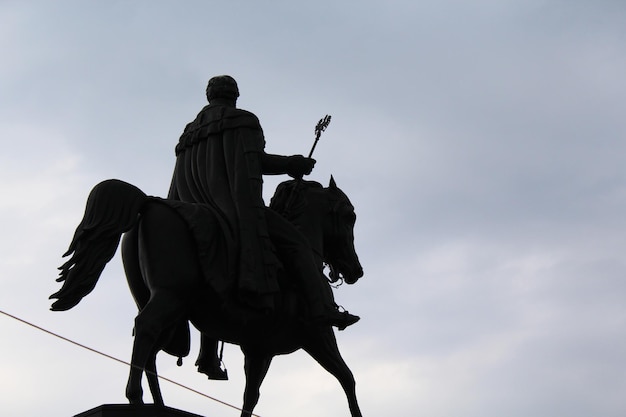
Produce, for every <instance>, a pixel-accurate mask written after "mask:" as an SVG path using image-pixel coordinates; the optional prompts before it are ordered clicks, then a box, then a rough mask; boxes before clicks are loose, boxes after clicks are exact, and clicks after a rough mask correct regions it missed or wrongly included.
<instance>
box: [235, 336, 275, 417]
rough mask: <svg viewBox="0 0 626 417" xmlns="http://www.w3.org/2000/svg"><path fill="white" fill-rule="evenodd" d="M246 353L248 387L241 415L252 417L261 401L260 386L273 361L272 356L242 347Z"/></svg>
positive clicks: (245, 368) (245, 367) (245, 366)
mask: <svg viewBox="0 0 626 417" xmlns="http://www.w3.org/2000/svg"><path fill="white" fill-rule="evenodd" d="M242 350H243V353H244V355H245V361H244V370H245V373H246V389H245V391H244V394H243V408H242V410H241V417H250V416H251V415H252V411H253V410H254V407H255V406H256V405H257V403H258V402H259V397H260V395H261V392H260V388H261V383H262V382H263V379H265V375H267V371H268V369H269V368H270V364H271V363H272V356H270V355H267V354H261V353H258V352H254V351H252V352H251V351H248V350H246V349H244V348H242Z"/></svg>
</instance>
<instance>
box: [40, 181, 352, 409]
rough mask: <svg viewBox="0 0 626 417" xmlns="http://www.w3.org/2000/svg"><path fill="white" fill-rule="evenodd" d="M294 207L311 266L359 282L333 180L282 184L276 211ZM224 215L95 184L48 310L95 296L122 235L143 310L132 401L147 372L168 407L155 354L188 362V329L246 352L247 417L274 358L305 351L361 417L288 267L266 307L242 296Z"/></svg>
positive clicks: (113, 184) (330, 337) (322, 327)
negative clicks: (325, 183)
mask: <svg viewBox="0 0 626 417" xmlns="http://www.w3.org/2000/svg"><path fill="white" fill-rule="evenodd" d="M177 174H178V171H177ZM292 196H294V197H292ZM287 201H291V202H292V203H291V204H292V205H291V208H290V210H289V220H290V221H291V222H293V224H294V228H295V229H298V230H300V232H299V233H301V234H302V235H303V236H305V238H306V239H307V241H308V245H309V247H310V248H311V250H312V251H313V253H314V254H315V256H312V258H313V259H314V262H313V263H312V265H311V266H309V267H312V268H314V270H315V273H316V274H319V273H320V272H319V271H321V270H322V261H323V262H325V263H327V264H328V265H329V266H330V268H331V271H332V276H333V277H335V278H337V277H341V278H343V279H344V280H345V282H346V283H348V284H352V283H354V282H356V281H357V280H358V279H359V278H360V277H361V276H362V275H363V270H362V268H361V264H360V262H359V260H358V257H357V254H356V252H355V249H354V235H353V227H354V222H355V220H356V216H355V214H354V207H353V206H352V204H351V203H350V200H349V199H348V197H347V196H346V195H345V194H344V193H343V192H342V191H341V190H340V189H339V188H338V187H337V185H336V183H335V181H334V180H333V179H332V178H331V181H330V184H329V186H328V187H327V188H324V187H322V186H321V185H320V184H318V183H316V182H312V181H290V182H287V183H283V184H281V185H280V186H279V187H278V189H277V193H276V195H275V197H274V198H273V199H272V207H274V208H276V209H277V210H280V209H283V208H284V204H286V203H285V202H287ZM222 216H223V213H220V211H218V210H217V209H216V208H215V207H213V206H212V205H210V204H195V203H186V202H182V201H175V200H169V199H168V200H165V199H160V198H156V197H148V196H146V195H145V194H144V193H143V192H142V191H141V190H139V189H138V188H137V187H135V186H133V185H131V184H128V183H125V182H123V181H119V180H107V181H104V182H102V183H100V184H98V185H97V186H96V187H94V189H93V190H92V191H91V193H90V195H89V198H88V200H87V207H86V210H85V215H84V217H83V220H82V222H81V223H80V224H79V226H78V227H77V229H76V232H75V234H74V238H73V239H72V242H71V243H70V247H69V249H68V251H67V252H66V254H65V255H64V256H70V255H71V257H70V259H69V260H68V261H67V262H66V263H65V264H64V265H63V266H61V267H60V270H61V273H60V277H59V279H58V281H59V282H63V286H62V288H61V289H60V290H59V291H58V292H56V293H55V294H53V295H52V296H51V297H50V298H52V299H56V301H55V302H54V303H53V304H52V310H55V311H62V310H67V309H69V308H72V307H73V306H75V305H76V304H78V303H79V302H80V300H81V299H82V298H83V297H84V296H86V295H87V294H89V293H90V292H91V291H92V290H93V289H94V287H95V285H96V283H97V281H98V278H99V277H100V274H101V273H102V270H103V269H104V267H105V265H106V263H107V262H108V261H109V260H110V259H111V258H112V257H113V255H114V253H115V251H116V249H117V247H118V245H119V241H120V238H121V236H122V234H123V233H126V234H125V236H124V241H123V245H122V246H123V247H122V255H123V262H124V268H125V271H126V276H127V280H128V284H129V287H130V290H131V292H132V294H133V297H134V298H135V301H136V303H137V306H138V308H139V314H138V315H137V317H136V319H135V330H134V336H135V338H134V343H133V353H132V358H131V364H132V366H131V369H130V375H129V379H128V383H127V387H126V397H127V398H128V399H129V401H130V402H131V403H133V404H141V403H143V400H142V397H143V394H142V388H141V378H142V375H143V373H144V372H146V374H147V379H148V384H149V387H150V391H151V394H152V397H153V400H154V403H155V404H160V405H162V404H163V398H162V395H161V391H160V388H159V381H158V378H157V374H156V365H155V362H156V354H157V353H158V352H159V351H160V350H164V351H166V352H168V353H170V354H173V355H176V356H181V357H182V356H186V355H187V354H188V353H189V329H188V324H187V323H188V322H191V323H192V324H193V325H194V326H195V327H196V328H197V329H198V330H200V332H201V333H202V334H203V335H206V336H207V337H209V338H211V339H213V340H224V341H226V342H229V343H234V344H237V345H239V346H241V349H242V351H243V353H244V355H245V367H244V368H245V374H246V387H245V392H244V402H243V407H242V408H243V411H242V413H241V416H242V417H249V416H251V413H252V411H253V409H254V407H255V405H256V404H257V402H258V399H259V387H260V385H261V382H262V381H263V379H264V377H265V375H266V373H267V371H268V369H269V366H270V363H271V360H272V358H273V357H274V356H276V355H279V354H286V353H291V352H294V351H296V350H298V349H304V350H305V351H306V352H307V353H309V354H310V355H311V356H312V357H313V358H314V359H315V360H316V361H317V362H319V363H320V365H322V366H323V367H324V368H325V369H326V370H327V371H328V372H330V373H331V374H332V375H334V376H335V377H336V378H337V379H338V381H339V382H340V384H341V386H342V388H343V389H344V391H345V394H346V397H347V400H348V405H349V408H350V412H351V416H352V417H360V416H361V412H360V410H359V406H358V404H357V399H356V393H355V381H354V377H353V375H352V373H351V371H350V369H349V368H348V366H347V365H346V364H345V362H344V360H343V359H342V358H341V355H340V353H339V349H338V347H337V342H336V339H335V335H334V333H333V329H332V327H331V323H329V322H328V321H326V320H322V321H316V320H310V318H311V315H310V299H309V298H308V295H307V294H305V293H303V291H302V289H301V287H300V282H299V281H297V280H293V279H291V277H290V274H291V273H293V271H292V268H290V267H288V266H287V267H286V268H280V267H278V268H277V270H276V276H275V279H276V281H275V285H276V291H267V292H262V293H260V294H259V296H260V297H262V298H263V301H262V302H256V301H253V302H250V297H249V296H242V291H241V286H240V283H239V282H238V281H236V280H233V279H232V272H231V269H230V268H231V266H232V263H231V262H232V260H231V256H232V253H231V252H229V251H231V249H230V248H229V246H228V244H227V241H228V239H230V238H231V236H227V235H226V234H225V228H224V224H223V217H222ZM285 221H286V220H285ZM278 266H279V265H278ZM298 267H300V266H299V265H294V266H293V268H298ZM316 276H318V275H316ZM248 295H249V294H248ZM270 307H271V308H270Z"/></svg>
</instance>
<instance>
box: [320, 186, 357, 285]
mask: <svg viewBox="0 0 626 417" xmlns="http://www.w3.org/2000/svg"><path fill="white" fill-rule="evenodd" d="M324 191H325V192H326V194H327V198H328V203H329V204H328V206H329V212H328V215H327V216H326V222H325V225H324V261H325V262H326V263H327V264H328V265H329V267H330V278H331V279H332V280H338V279H343V280H344V281H345V282H346V283H347V284H354V283H355V282H356V281H357V280H358V279H359V278H361V277H362V276H363V268H362V267H361V263H360V262H359V257H358V255H357V254H356V250H355V249H354V224H355V222H356V214H355V212H354V206H353V205H352V203H351V202H350V200H349V199H348V196H347V195H346V194H345V193H344V192H343V191H341V189H339V187H337V184H336V183H335V180H334V178H333V177H332V176H331V177H330V184H329V186H328V188H325V189H324Z"/></svg>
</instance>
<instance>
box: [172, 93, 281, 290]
mask: <svg viewBox="0 0 626 417" xmlns="http://www.w3.org/2000/svg"><path fill="white" fill-rule="evenodd" d="M264 148H265V140H264V136H263V130H262V129H261V125H260V123H259V120H258V118H257V117H256V116H255V115H254V114H252V113H250V112H248V111H245V110H241V109H237V108H234V107H228V106H223V105H212V104H209V105H208V106H206V107H204V108H203V109H202V110H201V111H200V113H199V114H198V116H197V117H196V119H195V120H194V121H192V122H191V123H189V124H188V125H187V126H186V128H185V130H184V132H183V134H182V136H181V137H180V140H179V143H178V145H177V146H176V167H175V169H174V175H173V178H172V185H171V187H170V192H169V196H168V198H171V199H177V200H180V201H183V202H190V203H203V204H207V205H209V206H210V207H211V208H212V209H213V211H214V212H215V213H216V214H217V218H218V221H219V223H220V225H221V229H222V231H223V234H224V238H225V240H226V244H227V247H228V253H229V256H228V259H229V265H230V268H229V277H228V278H229V280H230V279H231V278H236V282H237V285H238V288H239V290H240V293H241V292H243V293H248V294H250V295H253V296H262V295H266V294H269V293H273V292H276V291H278V290H279V288H278V283H277V277H276V274H277V270H278V268H279V265H280V263H279V261H278V259H277V258H276V256H275V253H274V249H273V246H272V243H271V241H270V239H269V235H268V231H267V223H266V221H265V210H266V209H265V203H264V202H263V196H262V184H263V179H262V167H261V157H262V154H263V153H264ZM230 282H232V281H230ZM253 298H254V297H253ZM257 298H258V301H260V300H261V299H262V298H266V297H257Z"/></svg>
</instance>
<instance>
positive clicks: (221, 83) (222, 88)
mask: <svg viewBox="0 0 626 417" xmlns="http://www.w3.org/2000/svg"><path fill="white" fill-rule="evenodd" d="M237 97H239V88H237V81H235V79H234V78H233V77H231V76H230V75H218V76H216V77H213V78H211V79H210V80H209V85H207V87H206V98H207V99H208V100H209V103H210V102H212V101H215V100H217V99H222V100H228V101H232V102H233V103H235V102H236V101H237Z"/></svg>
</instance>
